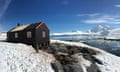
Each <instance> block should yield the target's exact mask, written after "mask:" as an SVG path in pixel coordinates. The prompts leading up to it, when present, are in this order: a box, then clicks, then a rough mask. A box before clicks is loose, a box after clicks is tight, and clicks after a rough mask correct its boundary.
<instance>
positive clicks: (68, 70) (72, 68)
mask: <svg viewBox="0 0 120 72" xmlns="http://www.w3.org/2000/svg"><path fill="white" fill-rule="evenodd" d="M64 72H83V70H82V68H81V66H80V65H78V64H73V65H66V66H65V67H64Z"/></svg>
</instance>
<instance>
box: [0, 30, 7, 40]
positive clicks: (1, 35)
mask: <svg viewBox="0 0 120 72" xmlns="http://www.w3.org/2000/svg"><path fill="white" fill-rule="evenodd" d="M6 38H7V34H6V33H5V32H0V40H6Z"/></svg>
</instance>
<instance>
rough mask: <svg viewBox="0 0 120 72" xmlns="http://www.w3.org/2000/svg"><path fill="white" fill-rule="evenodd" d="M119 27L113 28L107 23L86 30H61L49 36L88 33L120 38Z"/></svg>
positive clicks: (89, 34)
mask: <svg viewBox="0 0 120 72" xmlns="http://www.w3.org/2000/svg"><path fill="white" fill-rule="evenodd" d="M119 32H120V28H113V27H111V26H108V25H98V26H96V27H94V28H92V29H90V30H87V31H80V30H76V31H71V32H63V33H53V34H51V36H71V35H78V36H79V35H88V36H91V35H92V36H93V35H95V36H104V37H105V38H113V39H115V38H117V39H120V33H119Z"/></svg>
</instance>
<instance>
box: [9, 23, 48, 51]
mask: <svg viewBox="0 0 120 72" xmlns="http://www.w3.org/2000/svg"><path fill="white" fill-rule="evenodd" d="M7 41H8V42H15V43H25V44H30V45H32V46H33V47H34V48H35V49H36V50H37V51H38V49H39V48H45V47H48V46H49V29H48V27H47V26H46V24H45V23H44V22H39V23H33V24H26V25H18V26H16V27H14V28H12V29H11V30H9V31H8V32H7Z"/></svg>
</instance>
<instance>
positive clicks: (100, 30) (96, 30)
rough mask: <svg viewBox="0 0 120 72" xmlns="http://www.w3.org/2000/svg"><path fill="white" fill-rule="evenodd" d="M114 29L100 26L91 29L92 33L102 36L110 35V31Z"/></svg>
mask: <svg viewBox="0 0 120 72" xmlns="http://www.w3.org/2000/svg"><path fill="white" fill-rule="evenodd" d="M112 29H114V28H112V27H110V26H108V25H98V26H96V27H94V28H93V29H91V30H90V31H91V32H93V33H99V34H101V35H108V34H109V30H112Z"/></svg>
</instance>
